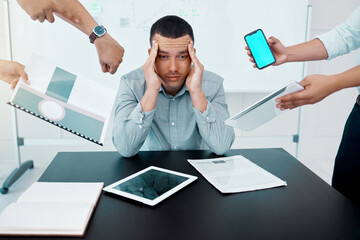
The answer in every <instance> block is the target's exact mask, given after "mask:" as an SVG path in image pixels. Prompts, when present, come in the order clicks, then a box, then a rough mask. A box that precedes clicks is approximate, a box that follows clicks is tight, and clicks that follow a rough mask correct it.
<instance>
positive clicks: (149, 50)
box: [148, 48, 151, 56]
mask: <svg viewBox="0 0 360 240" xmlns="http://www.w3.org/2000/svg"><path fill="white" fill-rule="evenodd" d="M150 52H151V48H149V49H148V54H149V56H150Z"/></svg>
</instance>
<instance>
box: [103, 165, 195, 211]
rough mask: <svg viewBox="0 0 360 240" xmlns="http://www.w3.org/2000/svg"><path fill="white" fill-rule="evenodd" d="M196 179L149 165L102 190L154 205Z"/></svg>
mask: <svg viewBox="0 0 360 240" xmlns="http://www.w3.org/2000/svg"><path fill="white" fill-rule="evenodd" d="M196 179H197V177H195V176H191V175H188V174H184V173H179V172H175V171H171V170H167V169H163V168H159V167H154V166H150V167H148V168H145V169H144V170H142V171H140V172H137V173H135V174H132V175H130V176H129V177H126V178H124V179H122V180H119V181H117V182H115V183H113V184H111V185H109V186H107V187H105V188H104V191H107V192H111V193H115V194H118V195H120V196H123V197H127V198H130V199H133V200H136V201H139V202H142V203H145V204H148V205H150V206H154V205H155V204H157V203H159V202H161V201H162V200H164V199H165V198H167V197H169V196H170V195H172V194H174V193H175V192H177V191H179V190H180V189H182V188H183V187H185V186H187V185H188V184H190V183H192V182H193V181H195V180H196Z"/></svg>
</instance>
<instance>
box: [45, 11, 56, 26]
mask: <svg viewBox="0 0 360 240" xmlns="http://www.w3.org/2000/svg"><path fill="white" fill-rule="evenodd" d="M46 20H48V22H50V23H53V22H54V21H55V17H54V14H53V13H52V10H46Z"/></svg>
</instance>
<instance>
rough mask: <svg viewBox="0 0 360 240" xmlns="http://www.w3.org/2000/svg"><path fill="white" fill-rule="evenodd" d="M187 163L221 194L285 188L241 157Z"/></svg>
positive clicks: (272, 176) (274, 178)
mask: <svg viewBox="0 0 360 240" xmlns="http://www.w3.org/2000/svg"><path fill="white" fill-rule="evenodd" d="M188 162H189V163H190V164H191V165H192V166H193V167H194V168H196V170H198V171H199V172H200V173H201V174H202V175H203V176H204V177H205V178H206V180H208V181H209V182H210V183H211V184H212V185H213V186H214V187H216V188H217V189H218V190H219V191H220V192H222V193H237V192H247V191H255V190H261V189H267V188H275V187H281V186H286V182H284V181H282V180H281V179H279V178H277V177H276V176H274V175H272V174H271V173H269V172H267V171H266V170H264V169H262V168H261V167H259V166H258V165H256V164H254V163H253V162H251V161H250V160H248V159H247V158H245V157H243V156H241V155H236V156H231V157H223V158H213V159H202V160H194V159H188Z"/></svg>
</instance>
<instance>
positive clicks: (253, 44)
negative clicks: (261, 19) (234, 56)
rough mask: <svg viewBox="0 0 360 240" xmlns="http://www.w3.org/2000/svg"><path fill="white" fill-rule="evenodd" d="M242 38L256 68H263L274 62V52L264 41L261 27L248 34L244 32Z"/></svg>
mask: <svg viewBox="0 0 360 240" xmlns="http://www.w3.org/2000/svg"><path fill="white" fill-rule="evenodd" d="M244 39H245V42H246V44H247V45H248V47H249V49H250V52H251V54H252V55H253V58H254V61H255V64H256V66H257V68H258V69H263V68H265V67H267V66H269V65H271V64H273V63H275V61H276V59H275V57H274V54H273V53H272V51H271V49H270V46H269V44H268V42H267V41H266V38H265V35H264V32H263V31H262V30H261V29H257V30H255V31H253V32H251V33H249V34H246V35H245V37H244Z"/></svg>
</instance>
